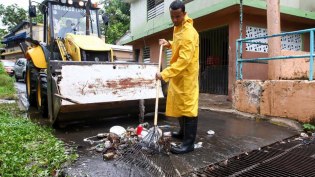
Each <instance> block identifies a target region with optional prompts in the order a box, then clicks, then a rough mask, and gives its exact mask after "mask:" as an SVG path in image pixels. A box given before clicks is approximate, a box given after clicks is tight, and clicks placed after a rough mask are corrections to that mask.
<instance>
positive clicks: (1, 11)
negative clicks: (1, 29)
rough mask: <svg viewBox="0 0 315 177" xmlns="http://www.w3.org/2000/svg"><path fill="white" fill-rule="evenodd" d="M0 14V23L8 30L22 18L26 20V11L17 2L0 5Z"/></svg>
mask: <svg viewBox="0 0 315 177" xmlns="http://www.w3.org/2000/svg"><path fill="white" fill-rule="evenodd" d="M0 16H1V18H2V20H1V21H2V23H3V24H4V25H5V26H8V29H9V30H10V29H12V28H13V27H14V26H16V25H17V24H19V23H20V22H22V21H23V20H26V18H27V12H26V10H24V9H23V8H20V7H19V6H18V5H17V4H12V5H9V6H7V7H4V6H3V5H1V7H0Z"/></svg>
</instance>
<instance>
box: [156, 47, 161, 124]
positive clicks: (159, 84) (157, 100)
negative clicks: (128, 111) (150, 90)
mask: <svg viewBox="0 0 315 177" xmlns="http://www.w3.org/2000/svg"><path fill="white" fill-rule="evenodd" d="M162 52H163V45H160V55H159V64H158V69H157V72H160V68H161V61H162ZM160 86H161V81H160V80H157V81H156V98H155V112H154V126H156V125H157V121H158V111H159V95H160V89H159V88H160Z"/></svg>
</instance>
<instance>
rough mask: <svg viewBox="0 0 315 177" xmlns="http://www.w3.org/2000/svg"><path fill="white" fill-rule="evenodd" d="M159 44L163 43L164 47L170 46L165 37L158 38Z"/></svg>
mask: <svg viewBox="0 0 315 177" xmlns="http://www.w3.org/2000/svg"><path fill="white" fill-rule="evenodd" d="M159 44H160V45H163V46H165V47H170V46H171V44H170V43H169V42H168V41H167V40H165V39H159Z"/></svg>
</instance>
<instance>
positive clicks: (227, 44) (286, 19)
mask: <svg viewBox="0 0 315 177" xmlns="http://www.w3.org/2000/svg"><path fill="white" fill-rule="evenodd" d="M125 1H126V2H128V3H130V4H131V7H130V8H131V9H130V13H131V22H130V34H129V35H128V37H127V38H125V39H124V41H122V43H123V44H129V45H133V51H134V58H135V60H138V61H140V62H157V61H158V53H159V44H158V39H160V38H165V39H168V40H171V39H172V31H173V24H172V22H171V19H170V13H169V5H170V4H171V2H172V1H173V0H125ZM183 1H184V2H185V3H186V11H187V13H188V15H189V16H190V17H191V18H193V19H194V26H195V28H196V29H197V31H198V32H199V36H200V58H199V61H200V75H199V79H200V92H201V93H211V94H219V95H229V98H231V95H232V90H233V84H234V83H235V80H236V77H235V68H236V67H235V64H236V63H235V60H236V40H237V39H239V38H240V31H241V30H242V37H243V38H245V37H257V36H263V35H267V15H266V14H267V12H266V0H243V2H242V3H243V6H242V11H241V8H240V0H183ZM312 1H313V0H281V1H280V6H281V30H282V31H283V32H286V31H293V30H300V29H307V28H313V27H314V24H315V21H314V20H315V7H314V5H313V4H314V3H312ZM241 12H242V13H241ZM241 14H242V16H243V20H242V22H241V20H240V15H241ZM308 39H309V37H307V36H303V35H291V36H287V37H285V38H283V39H282V49H284V50H294V51H309V44H308V43H309V41H308ZM261 42H265V41H261ZM243 51H244V52H243V55H244V56H243V57H244V58H255V57H266V56H267V55H268V54H267V51H268V46H265V45H258V44H246V45H245V44H244V46H243ZM170 56H171V51H169V50H165V52H164V61H163V64H162V65H163V67H167V65H168V64H169V63H168V62H169V58H170ZM243 78H244V79H260V80H266V79H267V78H268V64H264V65H262V64H254V63H253V64H247V65H245V66H244V68H243Z"/></svg>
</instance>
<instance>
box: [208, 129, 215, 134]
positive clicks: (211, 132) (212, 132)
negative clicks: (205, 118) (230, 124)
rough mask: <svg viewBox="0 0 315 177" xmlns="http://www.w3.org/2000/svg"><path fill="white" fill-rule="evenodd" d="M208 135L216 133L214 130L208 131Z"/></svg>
mask: <svg viewBox="0 0 315 177" xmlns="http://www.w3.org/2000/svg"><path fill="white" fill-rule="evenodd" d="M207 134H208V135H214V134H215V132H214V131H213V130H208V131H207Z"/></svg>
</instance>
